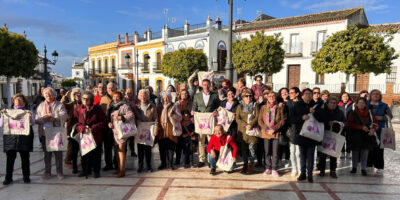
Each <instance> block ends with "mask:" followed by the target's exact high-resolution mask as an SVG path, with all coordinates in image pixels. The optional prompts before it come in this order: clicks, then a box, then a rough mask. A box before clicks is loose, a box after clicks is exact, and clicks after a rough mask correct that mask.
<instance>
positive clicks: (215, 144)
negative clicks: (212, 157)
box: [207, 134, 238, 158]
mask: <svg viewBox="0 0 400 200" xmlns="http://www.w3.org/2000/svg"><path fill="white" fill-rule="evenodd" d="M227 139H228V135H227V134H224V135H222V136H221V137H217V136H216V135H213V136H211V138H210V141H209V142H208V145H207V152H208V153H211V150H212V149H214V150H215V151H216V153H219V151H220V149H221V147H222V146H225V145H226V142H227V141H226V140H227ZM228 147H230V148H232V157H234V158H236V152H237V149H238V147H237V145H236V143H235V140H234V139H233V138H232V137H231V138H229V141H228Z"/></svg>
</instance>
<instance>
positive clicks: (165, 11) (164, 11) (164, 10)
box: [163, 8, 168, 25]
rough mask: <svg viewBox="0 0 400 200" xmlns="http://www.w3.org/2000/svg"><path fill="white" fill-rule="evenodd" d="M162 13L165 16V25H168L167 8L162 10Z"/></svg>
mask: <svg viewBox="0 0 400 200" xmlns="http://www.w3.org/2000/svg"><path fill="white" fill-rule="evenodd" d="M163 13H164V15H165V24H166V25H168V8H164V9H163Z"/></svg>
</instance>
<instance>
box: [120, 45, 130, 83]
mask: <svg viewBox="0 0 400 200" xmlns="http://www.w3.org/2000/svg"><path fill="white" fill-rule="evenodd" d="M125 59H126V60H127V62H126V65H127V66H128V69H129V61H130V60H131V56H130V55H129V54H128V53H127V54H126V55H125ZM118 84H119V82H118ZM124 89H126V88H124Z"/></svg>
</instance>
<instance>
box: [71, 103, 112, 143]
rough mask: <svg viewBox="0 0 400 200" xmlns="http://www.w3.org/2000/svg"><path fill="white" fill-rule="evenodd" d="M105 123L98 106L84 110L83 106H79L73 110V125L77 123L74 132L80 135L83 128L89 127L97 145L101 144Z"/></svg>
mask: <svg viewBox="0 0 400 200" xmlns="http://www.w3.org/2000/svg"><path fill="white" fill-rule="evenodd" d="M106 121H107V119H106V115H105V114H104V113H103V111H102V110H101V108H100V106H96V105H93V106H91V107H90V108H89V109H88V110H86V107H85V106H84V105H79V106H77V107H76V108H75V110H74V117H73V124H76V123H79V125H78V126H76V130H77V131H78V132H79V133H82V132H84V130H85V127H86V126H89V127H90V129H91V130H92V134H93V137H94V140H95V141H96V144H97V145H101V142H103V129H104V127H105V126H106Z"/></svg>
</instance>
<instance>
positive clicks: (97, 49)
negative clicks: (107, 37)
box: [88, 42, 118, 86]
mask: <svg viewBox="0 0 400 200" xmlns="http://www.w3.org/2000/svg"><path fill="white" fill-rule="evenodd" d="M117 58H118V43H117V42H111V43H106V44H101V45H97V46H93V47H89V62H90V64H89V71H88V75H89V77H90V80H91V85H92V86H96V85H98V84H99V83H104V84H107V83H109V82H116V75H117V66H118V59H117Z"/></svg>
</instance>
